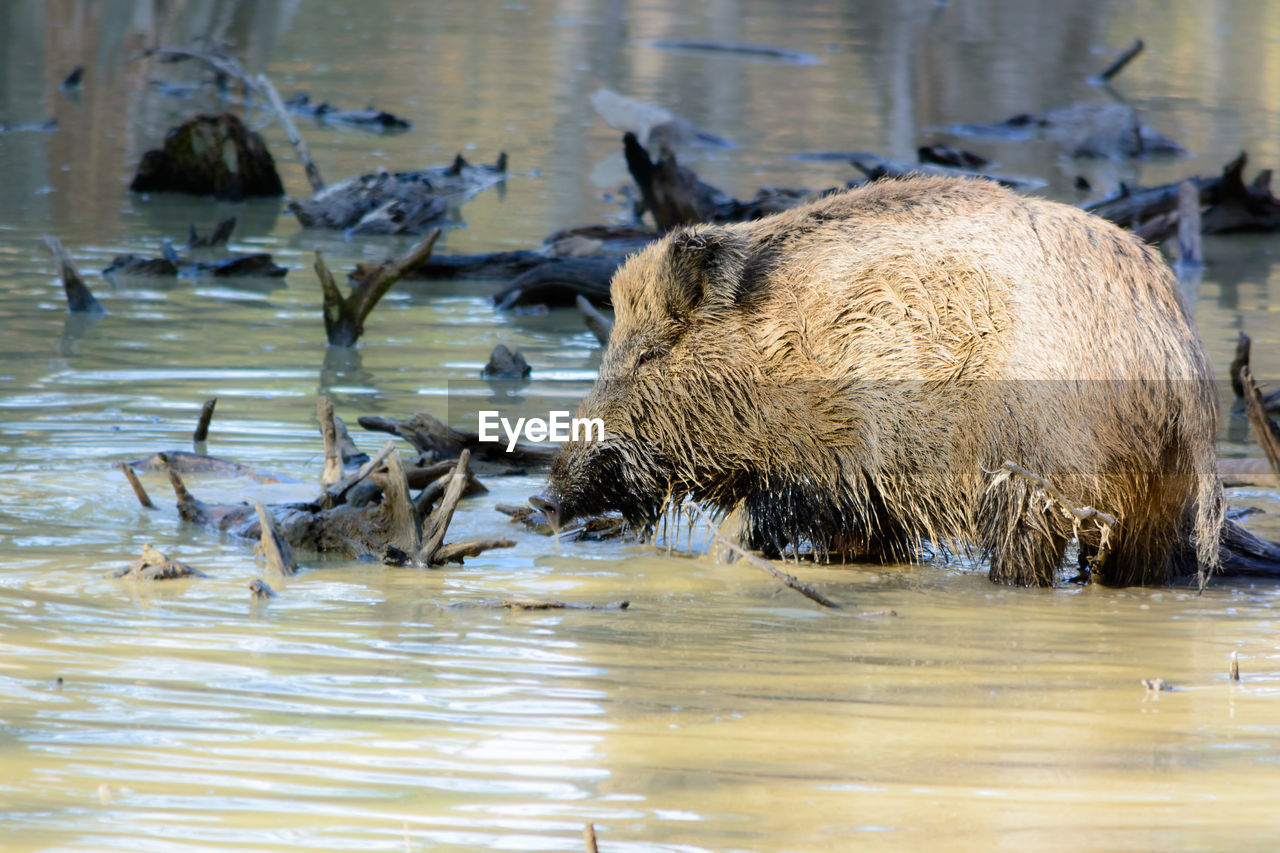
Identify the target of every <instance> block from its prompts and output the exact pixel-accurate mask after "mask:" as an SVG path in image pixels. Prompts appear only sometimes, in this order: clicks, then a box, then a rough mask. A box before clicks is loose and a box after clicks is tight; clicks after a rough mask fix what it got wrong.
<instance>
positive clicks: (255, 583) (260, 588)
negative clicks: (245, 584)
mask: <svg viewBox="0 0 1280 853" xmlns="http://www.w3.org/2000/svg"><path fill="white" fill-rule="evenodd" d="M249 592H250V593H251V594H252V595H253V599H254V601H266V600H267V599H269V598H276V597H277V596H276V591H275V590H274V589H272V588H271V587H269V586H267V582H266V581H264V580H262V579H261V578H254V579H253V580H251V581H249Z"/></svg>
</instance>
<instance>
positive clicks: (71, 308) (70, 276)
mask: <svg viewBox="0 0 1280 853" xmlns="http://www.w3.org/2000/svg"><path fill="white" fill-rule="evenodd" d="M44 243H45V245H46V246H48V247H49V253H50V254H51V255H53V261H54V263H55V264H57V265H58V277H59V278H61V279H62V290H63V292H65V293H66V294H67V311H68V312H69V313H72V314H105V313H106V309H105V308H103V307H102V303H100V302H99V301H98V300H97V298H95V297H94V295H93V291H91V290H89V286H88V285H87V284H85V283H84V279H83V278H81V277H80V271H79V270H77V269H76V263H75V261H73V260H72V259H71V254H70V253H69V252H68V251H67V250H66V249H65V248H63V246H62V243H60V242H59V241H58V239H57V238H56V237H45V238H44Z"/></svg>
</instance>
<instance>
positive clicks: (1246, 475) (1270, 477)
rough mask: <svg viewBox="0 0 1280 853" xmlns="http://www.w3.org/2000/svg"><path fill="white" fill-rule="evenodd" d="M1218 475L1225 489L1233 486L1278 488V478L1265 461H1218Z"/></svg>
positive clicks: (1279, 485) (1279, 483) (1279, 480)
mask: <svg viewBox="0 0 1280 853" xmlns="http://www.w3.org/2000/svg"><path fill="white" fill-rule="evenodd" d="M1218 473H1219V474H1220V475H1221V476H1222V485H1223V486H1226V487H1227V488H1232V487H1235V486H1260V487H1262V488H1267V489H1275V488H1280V477H1277V476H1276V473H1275V471H1273V470H1271V463H1270V462H1268V461H1267V460H1266V459H1219V460H1218Z"/></svg>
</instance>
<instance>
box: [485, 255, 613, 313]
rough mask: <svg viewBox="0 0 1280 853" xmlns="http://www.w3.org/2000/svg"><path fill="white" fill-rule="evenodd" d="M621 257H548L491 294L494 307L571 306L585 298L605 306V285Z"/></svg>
mask: <svg viewBox="0 0 1280 853" xmlns="http://www.w3.org/2000/svg"><path fill="white" fill-rule="evenodd" d="M623 260H624V258H622V257H621V256H618V257H602V258H551V259H548V260H545V261H543V262H542V263H540V264H538V265H537V266H535V267H533V268H532V269H529V270H527V271H526V272H523V273H520V274H519V275H517V276H516V277H515V278H513V279H512V280H511V281H510V282H509V283H508V284H507V286H506V287H504V288H502V289H501V290H499V291H498V292H497V293H495V294H494V295H493V302H494V304H495V305H497V307H498V308H504V309H505V308H514V307H516V306H521V305H553V306H566V305H573V304H574V302H575V301H576V300H578V299H580V298H582V297H586V298H587V299H589V300H591V301H592V302H594V303H596V304H597V305H608V304H609V282H610V281H611V280H612V279H613V274H614V273H615V272H617V270H618V267H620V266H621V265H622V262H623Z"/></svg>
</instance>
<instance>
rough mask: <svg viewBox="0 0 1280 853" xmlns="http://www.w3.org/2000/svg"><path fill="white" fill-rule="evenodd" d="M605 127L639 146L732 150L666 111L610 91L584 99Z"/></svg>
mask: <svg viewBox="0 0 1280 853" xmlns="http://www.w3.org/2000/svg"><path fill="white" fill-rule="evenodd" d="M587 100H588V101H590V102H591V107H592V109H594V110H595V111H596V114H597V115H599V116H600V118H602V119H604V121H605V124H607V125H609V126H610V127H612V128H613V129H614V130H621V131H623V132H624V133H628V134H631V135H633V136H634V137H635V138H636V139H637V140H638V141H639V144H641V145H645V146H648V145H651V144H654V143H657V142H664V143H666V144H667V145H682V144H695V145H710V146H713V147H715V148H732V147H734V146H733V143H732V142H730V141H729V140H727V139H723V138H721V137H719V136H716V135H715V134H714V133H709V132H707V131H705V130H703V129H702V128H700V127H698V126H697V125H696V124H694V123H693V122H691V121H689V120H688V119H684V118H680V117H679V116H677V115H675V114H674V113H672V112H671V111H670V110H668V109H666V108H665V107H660V106H657V105H656V104H646V103H645V102H643V101H637V100H636V99H635V98H628V97H626V96H625V95H620V94H618V93H617V92H615V91H613V90H612V89H597V90H596V91H595V92H593V93H591V95H590V96H589V97H588V98H587Z"/></svg>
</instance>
